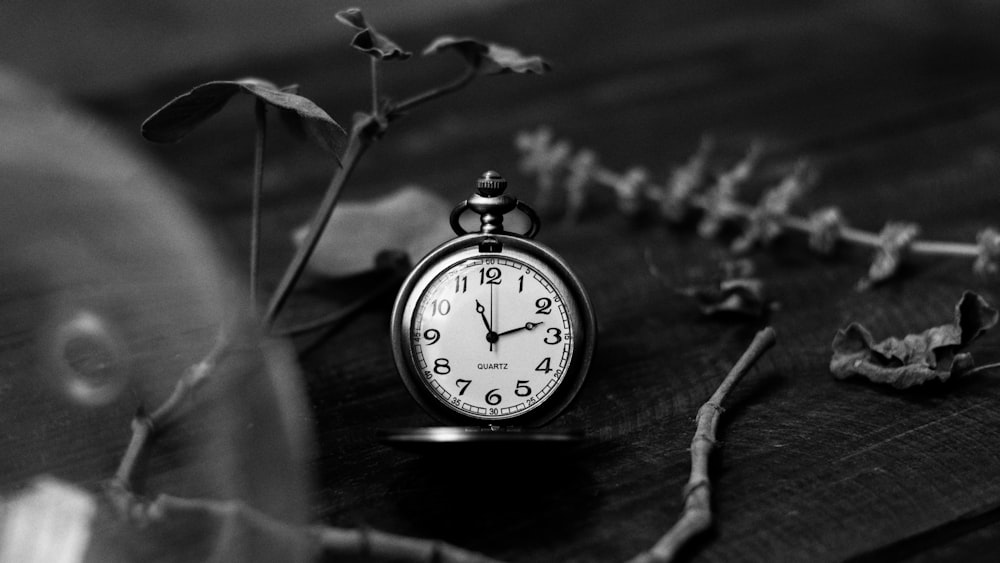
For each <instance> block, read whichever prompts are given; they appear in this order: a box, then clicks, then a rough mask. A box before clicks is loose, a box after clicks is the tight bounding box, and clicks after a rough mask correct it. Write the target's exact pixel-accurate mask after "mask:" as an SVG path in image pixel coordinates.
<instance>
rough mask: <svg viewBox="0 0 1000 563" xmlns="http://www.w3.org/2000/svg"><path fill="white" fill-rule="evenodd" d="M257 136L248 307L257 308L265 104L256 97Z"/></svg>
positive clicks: (254, 158)
mask: <svg viewBox="0 0 1000 563" xmlns="http://www.w3.org/2000/svg"><path fill="white" fill-rule="evenodd" d="M254 116H255V117H256V121H257V137H256V143H255V145H254V151H253V196H252V200H253V201H252V204H251V212H250V308H251V310H252V311H256V310H257V283H258V278H259V271H260V199H261V193H263V191H264V142H265V138H266V137H267V104H265V103H264V101H263V100H261V99H260V98H257V102H256V104H255V105H254Z"/></svg>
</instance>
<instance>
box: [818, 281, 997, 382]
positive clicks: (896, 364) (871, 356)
mask: <svg viewBox="0 0 1000 563" xmlns="http://www.w3.org/2000/svg"><path fill="white" fill-rule="evenodd" d="M997 318H998V313H997V310H996V309H994V308H993V307H991V306H990V305H989V303H987V302H986V300H985V299H983V298H982V297H980V296H979V295H977V294H975V293H973V292H971V291H966V292H965V293H963V294H962V298H961V299H960V300H959V302H958V304H957V305H955V321H954V322H953V323H952V324H946V325H941V326H937V327H933V328H929V329H927V330H925V331H923V332H921V333H920V334H908V335H906V336H905V337H903V338H902V339H899V338H895V337H890V338H887V339H885V340H883V341H881V342H878V343H876V342H875V340H874V338H872V335H871V333H870V332H868V329H866V328H865V327H863V326H862V325H860V324H858V323H852V324H851V325H850V326H848V327H847V328H846V329H841V330H839V331H837V335H836V336H835V337H834V339H833V358H832V359H831V360H830V372H831V373H832V374H833V376H834V377H836V378H837V379H845V378H848V377H851V376H855V375H858V376H861V377H864V378H866V379H868V380H869V381H872V382H874V383H886V384H889V385H892V386H893V387H895V388H897V389H905V388H907V387H912V386H914V385H919V384H922V383H925V382H927V381H932V380H935V379H937V380H940V381H945V380H947V379H949V378H950V377H954V376H959V375H962V374H965V373H968V372H969V371H970V370H971V369H972V368H973V367H974V365H975V363H974V362H973V360H972V355H971V354H968V353H964V352H963V353H959V350H961V349H963V348H965V347H966V346H968V345H969V344H970V343H971V342H972V341H973V340H975V339H976V338H978V337H979V336H980V335H982V334H983V333H984V332H986V331H987V330H989V329H990V328H992V327H993V326H994V325H996V323H997Z"/></svg>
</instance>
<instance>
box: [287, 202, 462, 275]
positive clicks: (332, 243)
mask: <svg viewBox="0 0 1000 563" xmlns="http://www.w3.org/2000/svg"><path fill="white" fill-rule="evenodd" d="M451 208H452V206H451V205H449V204H448V203H447V202H446V201H445V200H444V199H443V198H442V197H441V196H439V195H437V194H435V193H433V192H431V191H429V190H427V189H425V188H421V187H417V186H404V187H402V188H400V189H398V190H396V191H394V192H392V193H390V194H387V195H386V196H384V197H381V198H379V199H376V200H373V201H368V202H345V203H341V204H340V205H338V206H337V209H336V210H335V211H334V213H333V215H332V216H331V217H330V221H329V223H327V226H326V229H325V230H324V231H323V235H322V236H321V237H320V239H319V242H318V243H317V245H316V250H315V252H314V254H313V256H312V258H311V259H310V261H309V265H308V268H309V269H310V270H311V271H313V272H315V273H318V274H322V275H326V276H331V277H342V276H349V275H353V274H358V273H361V272H364V271H367V270H370V269H372V268H373V267H375V260H376V257H377V256H378V255H379V254H380V253H382V252H383V251H387V250H388V251H401V252H405V253H406V254H407V256H408V257H409V259H410V262H411V263H416V262H417V260H419V259H420V258H421V257H423V256H424V254H426V253H427V252H428V251H430V250H431V249H432V248H434V247H435V246H437V245H439V244H441V243H442V242H444V241H446V240H448V239H449V238H452V237H453V236H455V233H454V232H452V230H451V229H450V228H449V226H448V215H449V213H451ZM307 234H308V226H302V227H300V228H298V229H296V230H295V232H294V233H293V234H292V238H293V239H294V240H295V242H296V243H298V244H301V243H302V241H303V240H304V239H305V237H306V235H307Z"/></svg>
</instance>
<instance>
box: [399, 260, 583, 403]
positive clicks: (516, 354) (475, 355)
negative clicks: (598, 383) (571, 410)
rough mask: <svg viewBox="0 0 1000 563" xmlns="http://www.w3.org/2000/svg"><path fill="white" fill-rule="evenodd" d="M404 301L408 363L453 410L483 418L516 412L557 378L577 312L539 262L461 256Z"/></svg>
mask: <svg viewBox="0 0 1000 563" xmlns="http://www.w3.org/2000/svg"><path fill="white" fill-rule="evenodd" d="M432 275H433V274H432ZM418 288H419V286H418ZM411 299H415V300H416V303H415V305H414V307H413V309H412V310H413V316H412V322H411V323H410V346H411V350H410V351H411V358H412V361H413V364H414V367H415V368H416V370H417V373H418V374H419V375H420V377H421V379H422V380H423V382H424V384H425V385H426V386H427V388H428V389H429V390H430V391H431V392H432V394H433V395H434V396H435V397H436V398H437V399H438V400H440V401H441V402H443V403H444V404H446V405H447V406H448V407H450V408H451V409H452V410H455V411H457V412H459V413H462V414H465V415H467V416H471V417H474V418H479V419H483V420H501V419H505V418H510V417H514V416H519V415H521V414H524V413H525V412H527V411H529V410H532V409H535V408H538V407H539V406H540V405H542V404H543V403H544V402H545V401H546V399H547V398H550V397H551V396H552V394H553V392H554V391H555V390H556V388H557V387H558V386H559V385H560V383H562V382H563V380H564V378H565V374H566V373H567V370H568V369H569V367H570V366H569V364H570V361H571V358H572V357H573V347H574V341H575V338H576V336H577V335H576V334H574V330H575V329H574V327H575V326H577V325H576V323H574V321H573V319H574V318H576V316H577V315H578V311H576V310H575V304H574V302H573V301H572V299H571V298H569V292H568V290H567V288H566V286H565V285H564V284H563V283H562V282H561V281H559V279H558V277H557V276H556V275H555V274H554V272H553V271H552V270H551V269H550V268H549V267H548V266H546V265H545V264H543V263H541V262H538V261H535V260H532V259H530V258H527V257H524V258H514V257H511V256H497V257H481V256H479V257H473V258H468V259H465V260H462V261H459V262H457V263H454V264H452V265H450V266H448V267H446V268H445V269H444V270H443V271H441V272H439V273H437V275H436V276H434V277H433V279H431V280H430V282H429V283H427V284H426V285H425V286H424V289H423V290H422V291H420V292H419V293H417V292H415V293H414V294H413V296H412V297H411Z"/></svg>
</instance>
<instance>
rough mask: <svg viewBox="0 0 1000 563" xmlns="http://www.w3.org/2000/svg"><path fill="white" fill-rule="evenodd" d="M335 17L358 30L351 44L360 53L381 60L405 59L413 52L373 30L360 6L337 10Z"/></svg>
mask: <svg viewBox="0 0 1000 563" xmlns="http://www.w3.org/2000/svg"><path fill="white" fill-rule="evenodd" d="M336 18H337V20H338V21H339V22H341V23H343V24H344V25H347V26H349V27H352V28H354V29H356V30H358V32H357V33H356V34H355V35H354V38H353V39H352V40H351V46H352V47H354V48H355V49H357V50H359V51H361V52H362V53H365V54H367V55H370V56H372V57H375V58H376V59H379V60H383V61H389V60H405V59H408V58H410V56H411V55H412V54H413V53H411V52H409V51H407V50H405V49H403V48H402V47H400V46H399V45H397V44H396V42H395V41H393V40H392V39H389V38H388V37H386V36H385V35H383V34H381V33H379V32H377V31H375V28H374V27H372V26H371V25H369V23H368V22H367V21H366V20H365V16H364V14H362V13H361V8H348V9H346V10H342V11H340V12H337V15H336Z"/></svg>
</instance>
